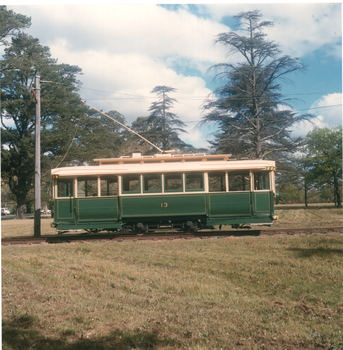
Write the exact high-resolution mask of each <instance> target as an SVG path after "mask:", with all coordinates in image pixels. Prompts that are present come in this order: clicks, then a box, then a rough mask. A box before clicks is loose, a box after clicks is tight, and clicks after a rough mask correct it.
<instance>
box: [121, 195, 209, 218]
mask: <svg viewBox="0 0 343 350" xmlns="http://www.w3.org/2000/svg"><path fill="white" fill-rule="evenodd" d="M120 208H121V217H122V219H123V221H124V219H127V218H144V217H149V218H151V217H156V218H165V217H175V216H188V215H206V195H205V194H180V195H167V194H165V195H161V196H132V197H121V198H120Z"/></svg>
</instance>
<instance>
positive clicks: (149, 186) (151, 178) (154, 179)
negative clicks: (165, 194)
mask: <svg viewBox="0 0 343 350" xmlns="http://www.w3.org/2000/svg"><path fill="white" fill-rule="evenodd" d="M143 183H144V187H143V188H144V192H162V180H161V175H144V177H143Z"/></svg>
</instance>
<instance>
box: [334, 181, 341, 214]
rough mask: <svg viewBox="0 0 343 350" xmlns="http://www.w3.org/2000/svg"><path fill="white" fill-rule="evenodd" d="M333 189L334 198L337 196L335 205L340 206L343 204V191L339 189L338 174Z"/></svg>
mask: <svg viewBox="0 0 343 350" xmlns="http://www.w3.org/2000/svg"><path fill="white" fill-rule="evenodd" d="M333 191H334V198H335V206H337V207H338V208H340V207H341V206H342V199H341V193H340V191H339V185H338V179H337V177H336V176H334V178H333Z"/></svg>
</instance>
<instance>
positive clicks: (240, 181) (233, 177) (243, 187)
mask: <svg viewBox="0 0 343 350" xmlns="http://www.w3.org/2000/svg"><path fill="white" fill-rule="evenodd" d="M229 191H250V177H249V171H240V172H234V173H229Z"/></svg>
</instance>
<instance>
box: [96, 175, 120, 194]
mask: <svg viewBox="0 0 343 350" xmlns="http://www.w3.org/2000/svg"><path fill="white" fill-rule="evenodd" d="M100 188H101V196H102V197H104V196H116V195H117V194H118V178H117V176H101V177H100Z"/></svg>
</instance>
